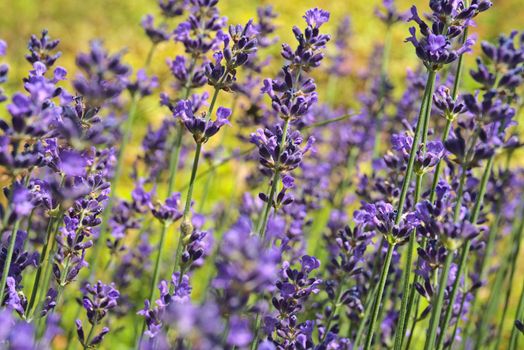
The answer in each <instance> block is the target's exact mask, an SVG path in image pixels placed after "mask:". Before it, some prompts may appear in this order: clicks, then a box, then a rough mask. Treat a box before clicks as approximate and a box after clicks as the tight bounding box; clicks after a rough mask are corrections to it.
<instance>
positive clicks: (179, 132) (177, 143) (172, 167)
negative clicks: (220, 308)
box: [166, 123, 184, 196]
mask: <svg viewBox="0 0 524 350" xmlns="http://www.w3.org/2000/svg"><path fill="white" fill-rule="evenodd" d="M183 133H184V128H183V125H181V124H180V123H178V124H177V126H176V135H175V139H174V141H173V148H174V150H173V151H172V152H171V158H170V159H169V180H168V183H167V184H168V185H167V191H166V193H167V196H169V195H170V194H171V193H172V192H173V189H174V188H175V180H176V175H177V170H178V164H179V161H180V151H181V149H182V136H183Z"/></svg>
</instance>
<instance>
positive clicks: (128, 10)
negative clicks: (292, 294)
mask: <svg viewBox="0 0 524 350" xmlns="http://www.w3.org/2000/svg"><path fill="white" fill-rule="evenodd" d="M493 2H494V6H493V8H492V9H491V10H489V11H488V12H486V13H483V14H482V15H481V16H479V17H478V19H477V21H476V22H477V27H475V28H473V29H472V32H473V33H475V34H476V35H477V36H478V37H479V39H481V40H494V39H496V37H497V36H498V34H499V33H509V32H510V31H512V30H515V29H518V30H523V29H524V24H523V23H524V22H523V21H524V6H523V4H524V2H523V0H494V1H493ZM379 3H380V1H378V0H368V1H357V0H316V1H310V0H284V1H282V0H270V1H245V0H221V1H220V3H219V8H220V10H221V13H222V14H223V15H225V16H227V17H228V18H229V23H233V24H236V23H245V22H246V21H247V20H248V19H249V18H254V17H256V8H257V7H258V6H260V5H273V6H274V9H275V11H276V12H277V13H278V14H279V17H278V18H277V20H276V23H277V26H278V29H277V33H276V34H277V35H278V37H279V43H278V44H277V45H275V46H274V47H273V48H270V49H268V50H269V51H272V53H273V54H274V56H277V55H278V51H279V48H280V43H282V42H293V40H294V39H293V36H292V32H291V27H292V26H293V25H294V24H299V25H302V23H303V21H302V18H301V16H302V15H303V13H304V12H305V11H306V10H307V9H308V8H311V7H322V8H324V9H326V10H329V11H330V12H331V14H332V18H331V21H330V23H328V25H327V28H326V30H325V31H327V32H331V33H333V32H334V29H335V27H336V25H337V24H338V23H339V21H340V20H341V19H342V18H343V17H344V16H348V15H349V16H350V18H351V25H352V33H353V34H352V37H351V39H350V47H351V50H352V53H351V54H352V57H353V61H352V62H351V66H352V69H353V70H354V72H358V71H359V70H365V69H366V67H367V64H368V60H369V58H370V55H371V53H372V50H373V47H374V45H375V44H377V43H378V44H381V43H382V42H383V40H384V36H385V28H384V26H383V24H382V23H381V22H380V21H379V20H378V19H377V18H376V17H375V16H374V14H373V12H374V8H375V6H377V5H379ZM413 3H414V4H416V5H417V6H418V7H419V9H420V10H421V11H425V10H426V9H427V3H428V1H427V0H412V1H409V0H408V1H406V0H402V1H397V7H398V8H399V9H400V10H407V9H408V8H409V7H410V6H411V5H412V4H413ZM158 12H159V11H158V9H157V6H156V1H154V0H84V1H78V0H0V38H2V39H4V40H5V41H6V42H7V43H8V56H7V58H4V59H2V62H3V61H7V62H8V63H9V65H10V72H9V80H8V83H7V85H6V86H5V87H6V90H7V92H8V93H12V92H13V91H16V90H19V89H21V79H22V78H23V77H24V76H26V75H27V71H28V70H29V69H30V66H29V64H28V63H27V62H26V61H25V59H24V55H25V53H26V47H27V41H28V39H29V36H30V35H31V34H33V33H35V34H39V33H40V32H41V30H42V29H44V28H46V29H48V30H49V33H50V35H51V37H52V38H58V39H60V40H61V43H60V46H59V49H60V51H62V54H63V55H62V58H60V60H59V61H58V65H60V66H63V67H65V68H66V69H67V70H68V72H69V78H72V77H74V75H75V69H76V67H75V64H74V61H75V56H76V54H77V53H78V52H81V51H82V52H85V51H87V50H88V45H89V41H90V40H91V39H94V38H100V39H103V41H104V43H105V45H106V47H107V48H108V49H109V50H110V52H116V51H119V50H121V49H125V50H126V51H127V54H126V55H125V61H126V62H127V63H128V64H130V65H132V66H133V67H134V70H136V69H138V68H140V67H141V66H142V65H143V63H144V61H145V59H146V56H147V53H148V51H149V50H150V47H151V43H150V41H149V39H148V38H147V37H146V35H145V34H144V31H143V29H142V28H141V27H140V20H141V18H142V16H144V15H145V14H147V13H150V14H153V15H158ZM409 26H410V24H407V23H402V24H399V25H396V26H394V28H393V33H392V35H393V45H392V52H391V63H390V66H389V67H390V75H391V78H392V80H393V82H395V83H396V84H395V85H397V86H398V87H399V89H398V91H396V92H395V93H396V94H398V93H401V91H402V79H404V77H405V72H406V69H407V68H408V67H411V68H415V67H416V63H417V58H416V56H415V53H414V50H413V48H412V47H411V45H410V44H406V43H404V38H405V37H406V36H407V33H408V27H409ZM478 48H479V45H478V43H477V44H476V45H475V50H476V51H477V52H478ZM178 50H180V47H179V45H175V44H174V43H173V42H169V43H162V44H160V45H159V47H158V48H157V50H156V52H155V56H154V58H153V64H152V65H151V68H150V71H151V73H153V74H156V75H158V76H159V78H160V80H161V81H162V82H165V81H166V80H169V79H170V73H169V71H168V68H167V65H166V64H165V60H166V58H168V57H171V58H172V57H174V56H175V55H176V54H177V53H179V51H178ZM474 59H475V55H467V58H466V69H467V70H469V68H470V67H472V64H473V62H474ZM280 63H281V62H280V61H277V62H275V65H274V66H275V69H276V68H277V67H278V66H279V65H280ZM465 77H466V78H465V81H464V85H465V88H474V87H475V84H474V83H473V82H472V81H471V79H469V76H465ZM316 78H317V80H318V81H319V85H320V86H322V85H323V84H325V83H326V82H327V80H328V77H326V76H322V75H317V76H316ZM339 84H340V89H338V90H337V100H338V101H349V102H348V103H349V104H350V105H351V106H352V107H357V106H358V104H357V97H356V95H355V94H354V91H353V90H352V89H351V88H344V84H345V82H344V81H340V82H339ZM349 84H351V83H350V82H349ZM164 88H167V85H165V86H164ZM319 91H320V99H321V100H322V98H323V91H325V89H324V90H323V89H322V87H320V89H319ZM227 99H228V97H220V100H221V101H219V103H223V104H226V105H227V103H228V101H227ZM3 108H5V104H4V105H3V106H2V107H0V111H1V112H2V113H3V110H2V109H3ZM167 113H168V111H167V109H165V108H161V107H160V106H159V104H158V95H157V94H156V95H153V96H151V97H148V98H146V99H145V100H144V101H142V102H141V103H140V106H139V116H140V121H139V123H138V125H137V127H136V130H135V132H134V135H133V140H134V141H133V142H134V144H135V145H137V147H134V148H133V149H132V150H130V152H129V153H128V154H127V155H126V156H127V161H128V164H130V163H131V162H132V161H133V159H135V156H136V154H137V153H138V152H139V147H138V144H139V142H140V139H141V137H142V136H143V134H144V133H145V132H146V128H145V125H146V123H147V122H152V123H154V124H158V123H160V121H161V120H162V118H163V117H164V115H166V114H167ZM520 119H522V118H520ZM229 135H230V136H232V135H233V132H230V133H229ZM231 139H233V137H231ZM226 142H229V141H228V140H226ZM230 142H232V143H234V142H235V141H230ZM213 147H214V145H209V146H206V148H207V149H212V148H213ZM241 169H242V166H241V165H240V166H239V165H238V164H236V165H235V164H230V165H228V166H227V167H223V168H221V169H220V170H219V172H218V173H217V174H216V175H217V176H216V177H215V180H214V185H212V186H211V187H210V189H211V190H210V192H209V193H210V194H209V196H210V198H209V199H210V200H208V201H207V203H213V202H215V201H214V200H215V199H218V200H222V201H227V199H228V198H229V196H230V195H231V193H233V191H235V192H234V193H235V194H236V195H237V196H238V195H240V194H241V186H239V183H240V182H241V181H240V179H241V176H242V171H239V170H241ZM231 173H233V174H234V175H233V176H231ZM222 175H224V176H222ZM225 175H229V176H225ZM180 178H182V179H181V180H180V181H179V182H178V183H177V190H182V186H183V185H184V184H185V182H186V180H185V179H184V178H183V177H180ZM237 180H238V181H237ZM130 185H131V183H130V182H127V183H124V185H123V186H120V189H119V192H120V193H119V194H121V195H122V196H128V195H129V193H130ZM199 187H200V188H197V190H196V196H195V197H196V198H201V197H200V196H201V192H202V191H201V188H202V187H204V186H203V183H202V186H199ZM210 205H211V204H210ZM168 244H170V245H171V244H173V243H172V242H168ZM523 265H524V263H522V256H521V264H520V266H523ZM205 272H206V271H205V270H204V272H202V273H205ZM195 281H198V279H195ZM195 281H194V282H195ZM201 287H202V286H199V285H198V282H196V283H195V293H196V295H197V297H198V294H199V293H200V292H201ZM128 331H132V330H131V329H128ZM112 345H114V346H115V348H118V349H120V348H122V349H125V348H126V346H125V345H123V344H120V345H117V344H112Z"/></svg>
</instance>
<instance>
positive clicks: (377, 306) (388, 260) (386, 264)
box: [364, 243, 395, 350]
mask: <svg viewBox="0 0 524 350" xmlns="http://www.w3.org/2000/svg"><path fill="white" fill-rule="evenodd" d="M394 250H395V244H391V243H388V251H387V254H386V260H385V261H384V265H383V266H382V272H381V273H380V281H379V285H378V290H377V295H376V298H375V301H374V303H373V311H372V312H371V322H370V323H369V327H368V333H367V335H366V344H365V346H364V350H369V349H370V348H371V343H372V341H373V334H374V332H375V325H376V322H377V318H378V313H379V311H380V303H381V302H382V294H383V293H384V287H385V285H386V280H387V275H388V272H389V267H390V265H391V258H392V256H393V251H394Z"/></svg>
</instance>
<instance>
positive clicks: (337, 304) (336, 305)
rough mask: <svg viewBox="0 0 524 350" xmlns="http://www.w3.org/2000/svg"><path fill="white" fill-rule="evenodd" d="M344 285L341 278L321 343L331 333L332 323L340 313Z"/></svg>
mask: <svg viewBox="0 0 524 350" xmlns="http://www.w3.org/2000/svg"><path fill="white" fill-rule="evenodd" d="M342 287H343V285H342V280H340V281H339V282H338V286H337V291H336V293H335V299H333V302H332V303H331V306H332V310H331V314H330V315H329V317H328V320H327V322H326V328H325V329H324V334H323V335H322V339H321V340H320V342H321V343H322V342H324V340H325V339H326V337H327V335H328V333H329V329H330V328H331V323H332V322H333V319H334V318H335V316H336V315H337V314H338V308H339V307H340V297H341V296H342V291H343V289H344V288H342Z"/></svg>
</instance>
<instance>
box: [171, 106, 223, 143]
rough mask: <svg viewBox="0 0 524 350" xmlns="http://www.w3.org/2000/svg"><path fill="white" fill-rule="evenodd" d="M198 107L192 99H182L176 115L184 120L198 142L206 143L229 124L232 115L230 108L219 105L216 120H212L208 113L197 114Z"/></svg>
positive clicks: (176, 109) (175, 112)
mask: <svg viewBox="0 0 524 350" xmlns="http://www.w3.org/2000/svg"><path fill="white" fill-rule="evenodd" d="M196 108H198V106H195V105H194V104H193V102H192V101H191V100H182V101H180V102H179V103H178V104H177V106H176V108H175V111H174V115H175V117H176V118H180V119H181V120H182V122H183V123H184V125H185V126H186V128H187V130H188V131H189V132H190V133H191V134H192V135H193V139H194V140H195V142H197V143H206V142H207V141H208V140H209V138H211V137H212V136H214V135H216V133H218V131H220V129H221V128H222V127H223V126H224V125H228V124H229V120H228V118H229V117H230V116H231V110H230V109H229V108H225V107H219V108H218V109H217V111H216V119H215V120H214V121H212V120H210V118H211V116H207V115H206V114H202V115H196V113H197V109H196Z"/></svg>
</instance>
